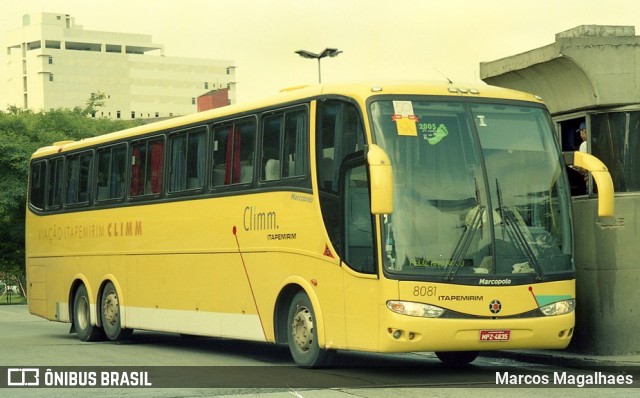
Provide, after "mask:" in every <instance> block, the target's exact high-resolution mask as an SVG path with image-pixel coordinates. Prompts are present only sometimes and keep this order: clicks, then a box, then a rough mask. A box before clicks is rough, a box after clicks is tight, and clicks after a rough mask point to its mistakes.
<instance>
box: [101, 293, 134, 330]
mask: <svg viewBox="0 0 640 398" xmlns="http://www.w3.org/2000/svg"><path fill="white" fill-rule="evenodd" d="M100 302H101V309H102V310H101V311H100V316H101V320H102V327H103V328H104V333H105V334H106V335H107V337H108V338H109V340H113V341H119V340H126V339H128V338H129V337H131V334H132V333H133V329H123V328H122V326H121V325H120V300H118V292H117V291H116V288H115V286H113V283H111V282H107V284H106V285H105V286H104V290H103V291H102V299H101V300H100Z"/></svg>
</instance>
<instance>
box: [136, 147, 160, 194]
mask: <svg viewBox="0 0 640 398" xmlns="http://www.w3.org/2000/svg"><path fill="white" fill-rule="evenodd" d="M163 165H164V141H163V139H162V138H155V139H150V140H146V141H141V142H137V143H134V144H133V146H132V155H131V196H139V195H149V194H159V193H161V192H162V171H163Z"/></svg>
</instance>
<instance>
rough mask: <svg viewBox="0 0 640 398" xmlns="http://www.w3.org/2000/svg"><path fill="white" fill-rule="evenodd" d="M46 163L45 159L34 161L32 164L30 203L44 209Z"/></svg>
mask: <svg viewBox="0 0 640 398" xmlns="http://www.w3.org/2000/svg"><path fill="white" fill-rule="evenodd" d="M46 165H47V163H46V162H45V161H39V162H34V163H33V164H32V165H31V179H30V182H31V189H30V192H29V203H31V205H32V206H33V207H35V208H37V209H44V193H45V181H46V177H45V175H46V170H47V169H46Z"/></svg>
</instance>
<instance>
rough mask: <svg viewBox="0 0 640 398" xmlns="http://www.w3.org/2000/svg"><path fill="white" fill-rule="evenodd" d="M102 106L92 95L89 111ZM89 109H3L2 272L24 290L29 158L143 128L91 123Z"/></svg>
mask: <svg viewBox="0 0 640 398" xmlns="http://www.w3.org/2000/svg"><path fill="white" fill-rule="evenodd" d="M99 104H100V96H99V95H96V96H95V97H93V96H92V98H91V99H90V100H89V101H88V102H87V108H85V110H86V109H93V110H95V109H96V107H98V106H100V105H99ZM85 110H82V111H78V109H77V108H76V109H74V110H69V109H56V110H53V111H50V112H46V113H45V112H38V113H35V112H33V111H30V110H24V109H20V108H17V107H9V108H7V111H6V112H2V111H0V273H4V274H5V276H6V275H12V276H13V277H15V278H16V279H17V281H18V282H19V283H20V284H22V286H25V279H26V278H25V257H24V256H25V252H24V232H25V229H24V220H25V210H26V199H27V178H28V175H29V159H30V157H31V154H32V153H33V152H35V150H36V149H37V148H39V147H42V146H46V145H51V144H52V143H53V142H56V141H63V140H79V139H83V138H87V137H92V136H96V135H99V134H104V133H108V132H112V131H116V130H121V129H123V128H127V127H131V126H133V125H139V124H141V122H140V121H135V122H133V121H130V122H125V121H114V120H110V119H105V118H97V119H93V118H89V117H87V113H86V112H85Z"/></svg>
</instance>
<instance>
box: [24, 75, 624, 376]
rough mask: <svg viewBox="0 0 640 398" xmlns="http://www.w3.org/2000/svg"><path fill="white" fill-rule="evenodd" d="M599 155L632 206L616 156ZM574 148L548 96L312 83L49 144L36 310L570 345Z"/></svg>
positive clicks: (104, 328) (98, 330)
mask: <svg viewBox="0 0 640 398" xmlns="http://www.w3.org/2000/svg"><path fill="white" fill-rule="evenodd" d="M567 159H570V160H571V159H573V161H574V162H575V164H576V166H580V167H583V168H585V169H589V170H591V171H593V172H594V173H593V175H594V177H596V180H597V181H598V183H599V184H600V185H599V191H600V195H601V198H600V213H601V215H602V216H606V215H610V214H612V213H613V195H612V189H611V186H610V185H607V184H610V179H608V173H607V171H606V168H604V166H603V165H602V164H601V163H599V162H598V161H597V159H595V158H593V157H591V156H590V155H587V154H581V153H576V154H575V155H573V156H567ZM564 166H565V162H564V161H563V158H562V155H561V153H560V152H559V150H558V145H557V143H556V139H555V136H554V132H553V128H552V124H551V121H550V117H549V114H548V112H547V110H546V108H545V107H544V105H543V103H542V102H541V100H540V99H539V98H536V97H534V96H532V95H529V94H524V93H519V92H514V91H508V90H503V89H497V88H492V87H487V86H482V87H467V86H465V87H454V86H453V85H438V84H388V85H366V84H342V85H318V86H309V87H298V88H294V89H288V90H283V91H282V92H281V93H279V94H278V95H277V96H276V97H274V98H271V99H269V100H268V101H263V102H260V103H257V104H253V105H251V106H248V105H232V106H227V107H224V108H220V109H216V110H212V111H207V112H201V113H198V114H194V115H191V116H186V117H180V118H175V119H171V120H166V121H160V122H157V123H153V124H148V125H144V126H140V127H136V128H132V129H128V130H124V131H120V132H115V133H111V134H106V135H103V136H99V137H95V138H90V139H85V140H82V141H79V142H58V143H54V144H53V145H51V146H48V147H45V148H41V149H39V150H38V151H37V152H36V153H35V154H34V155H33V156H32V159H31V163H30V179H29V181H30V182H29V195H28V206H27V214H26V253H27V254H26V266H27V276H28V286H29V289H28V302H29V310H30V312H31V313H32V314H35V315H38V316H41V317H43V318H46V319H50V320H55V321H59V322H70V323H71V324H72V330H75V332H76V333H77V335H78V337H79V338H80V339H81V340H83V341H94V340H99V339H105V338H106V339H109V340H120V339H124V338H127V337H129V336H130V335H131V332H132V331H133V330H134V329H139V330H153V331H163V332H175V333H180V334H188V335H202V336H219V337H225V338H233V339H246V340H254V341H264V342H270V343H276V344H288V346H289V348H290V351H291V354H292V357H293V359H294V361H295V362H296V363H297V364H298V365H300V366H303V367H313V366H320V365H323V364H325V363H326V362H327V360H328V358H330V356H331V354H332V353H333V352H335V351H336V350H359V351H368V352H381V353H390V352H418V351H432V352H436V354H437V355H438V357H439V358H440V359H441V360H443V361H444V362H448V363H468V362H470V361H473V360H474V359H475V358H476V356H477V355H478V352H479V351H483V350H501V349H522V348H563V347H566V346H567V344H568V343H569V341H570V339H571V336H572V334H573V328H574V306H575V287H574V264H573V257H572V249H573V244H572V220H571V213H570V198H569V192H568V184H567V179H566V173H565V170H564Z"/></svg>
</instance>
